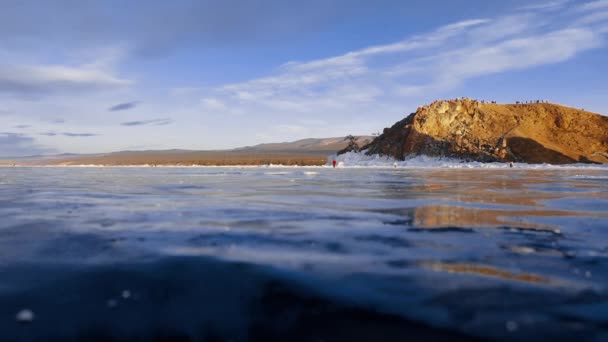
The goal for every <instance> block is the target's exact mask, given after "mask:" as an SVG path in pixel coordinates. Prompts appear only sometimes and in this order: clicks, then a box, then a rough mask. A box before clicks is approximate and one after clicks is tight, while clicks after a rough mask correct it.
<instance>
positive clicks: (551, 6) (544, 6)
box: [519, 0, 571, 11]
mask: <svg viewBox="0 0 608 342" xmlns="http://www.w3.org/2000/svg"><path fill="white" fill-rule="evenodd" d="M570 2H571V0H556V1H548V2H543V3H538V4H532V5H527V6H523V7H520V8H519V9H520V10H522V11H553V10H558V9H561V8H563V7H564V6H565V5H567V4H568V3H570Z"/></svg>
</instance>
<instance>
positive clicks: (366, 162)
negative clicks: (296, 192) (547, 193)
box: [327, 152, 608, 170]
mask: <svg viewBox="0 0 608 342" xmlns="http://www.w3.org/2000/svg"><path fill="white" fill-rule="evenodd" d="M333 160H336V162H337V165H338V167H379V168H387V167H396V168H449V169H505V168H506V169H509V168H511V165H510V164H509V163H481V162H476V161H465V160H461V159H456V158H441V157H429V156H424V155H421V156H416V157H412V158H408V159H406V160H395V159H393V158H390V157H387V156H380V155H371V156H368V155H366V154H365V153H362V152H361V153H357V152H348V153H345V154H342V155H339V156H336V155H331V156H329V157H328V162H327V165H329V166H331V163H332V161H333ZM513 168H517V169H590V170H596V169H597V170H608V165H606V164H604V165H598V164H564V165H552V164H526V163H513Z"/></svg>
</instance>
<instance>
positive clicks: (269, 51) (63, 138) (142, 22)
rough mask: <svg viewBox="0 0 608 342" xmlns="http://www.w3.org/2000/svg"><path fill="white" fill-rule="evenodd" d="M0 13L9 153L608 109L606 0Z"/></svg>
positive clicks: (0, 80)
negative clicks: (418, 118) (434, 115)
mask: <svg viewBox="0 0 608 342" xmlns="http://www.w3.org/2000/svg"><path fill="white" fill-rule="evenodd" d="M0 6H1V10H0V124H1V125H2V127H3V129H2V130H1V131H0V156H19V155H31V154H40V153H66V152H70V153H99V152H109V151H117V150H145V149H172V148H183V149H219V148H231V147H239V146H245V145H253V144H257V143H265V142H281V141H291V140H297V139H301V138H308V137H332V136H344V135H347V134H356V135H359V134H371V133H373V132H378V131H381V130H382V129H383V128H384V127H386V126H391V125H392V124H393V123H394V122H395V121H397V120H400V119H402V118H403V117H404V116H405V115H407V114H408V113H410V112H412V111H415V109H416V108H417V107H418V106H419V105H421V104H424V103H428V102H431V101H433V100H435V99H441V98H454V97H461V96H467V97H472V98H478V99H486V100H496V101H499V102H514V101H516V100H535V99H545V100H550V101H553V102H557V103H562V104H565V105H570V106H574V107H580V108H585V109H587V110H590V111H594V112H598V113H602V114H606V113H608V98H607V97H606V95H605V94H606V93H608V86H607V85H606V84H607V82H606V75H608V63H606V62H605V61H606V60H608V49H607V44H608V42H607V41H606V39H607V36H608V0H589V1H582V0H570V1H568V0H547V1H529V0H525V1H524V0H512V1H500V2H498V1H485V0H483V1H482V0H450V1H446V0H426V1H406V0H399V1H389V0H377V1H373V2H372V1H357V0H349V1H347V0H336V1H331V0H325V1H321V0H308V1H270V0H268V1H244V0H241V1H236V0H222V1H202V0H199V1H180V0H178V1H76V0H70V1H68V0H66V1H59V0H57V1H53V0H49V1H29V0H2V1H0Z"/></svg>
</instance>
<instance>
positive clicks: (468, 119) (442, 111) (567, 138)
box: [366, 99, 608, 164]
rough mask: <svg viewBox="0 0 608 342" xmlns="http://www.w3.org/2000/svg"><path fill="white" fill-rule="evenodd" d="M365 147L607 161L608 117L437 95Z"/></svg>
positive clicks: (404, 152)
mask: <svg viewBox="0 0 608 342" xmlns="http://www.w3.org/2000/svg"><path fill="white" fill-rule="evenodd" d="M366 153H367V154H381V155H388V156H391V157H393V158H396V159H400V160H403V159H405V158H407V157H409V156H415V155H419V154H424V155H430V156H446V157H458V158H462V159H467V160H476V161H482V162H493V161H500V162H510V161H514V162H526V163H551V164H566V163H577V162H586V163H608V117H605V116H602V115H599V114H594V113H590V112H587V111H584V110H579V109H575V108H569V107H564V106H560V105H556V104H549V103H531V104H495V103H483V102H480V101H476V100H471V99H461V100H453V101H436V102H434V103H432V104H430V105H427V106H423V107H420V108H418V110H417V111H416V112H415V113H412V114H411V115H409V116H408V117H407V118H405V119H403V120H401V121H399V122H397V123H396V124H395V125H394V126H393V127H391V128H385V129H384V132H383V134H382V135H380V136H379V137H378V138H376V140H374V141H373V142H372V143H371V144H370V145H368V146H367V147H366Z"/></svg>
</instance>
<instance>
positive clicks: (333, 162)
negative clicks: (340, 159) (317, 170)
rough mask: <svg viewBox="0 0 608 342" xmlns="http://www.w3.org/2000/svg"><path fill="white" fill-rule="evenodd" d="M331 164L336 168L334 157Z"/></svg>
mask: <svg viewBox="0 0 608 342" xmlns="http://www.w3.org/2000/svg"><path fill="white" fill-rule="evenodd" d="M331 164H332V165H333V166H334V169H335V168H336V160H335V159H334V160H333V161H332V162H331Z"/></svg>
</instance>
